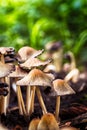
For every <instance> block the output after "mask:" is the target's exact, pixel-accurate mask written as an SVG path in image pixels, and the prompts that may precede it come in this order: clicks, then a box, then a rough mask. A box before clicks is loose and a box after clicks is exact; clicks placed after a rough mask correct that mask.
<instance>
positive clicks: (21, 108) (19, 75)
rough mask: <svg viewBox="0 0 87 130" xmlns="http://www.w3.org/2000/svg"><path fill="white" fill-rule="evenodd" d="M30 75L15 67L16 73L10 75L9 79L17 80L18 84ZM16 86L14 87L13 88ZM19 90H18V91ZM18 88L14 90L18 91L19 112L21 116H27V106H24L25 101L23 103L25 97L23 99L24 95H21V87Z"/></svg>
mask: <svg viewBox="0 0 87 130" xmlns="http://www.w3.org/2000/svg"><path fill="white" fill-rule="evenodd" d="M27 74H28V73H27V72H26V71H25V70H23V69H21V68H20V67H19V66H18V65H16V66H15V71H13V72H12V73H10V74H9V75H8V77H10V78H14V79H15V82H17V80H19V79H21V78H23V77H24V76H26V75H27ZM13 86H14V85H12V87H13ZM15 87H16V85H15ZM16 88H17V90H16ZM16 88H13V89H14V90H16V92H17V98H18V105H19V111H20V114H23V113H24V114H25V113H26V110H25V106H24V101H23V97H22V93H21V88H20V86H17V87H16Z"/></svg>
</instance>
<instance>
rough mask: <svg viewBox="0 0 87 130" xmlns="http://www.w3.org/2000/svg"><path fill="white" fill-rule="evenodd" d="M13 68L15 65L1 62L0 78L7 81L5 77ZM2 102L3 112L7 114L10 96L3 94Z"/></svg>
mask: <svg viewBox="0 0 87 130" xmlns="http://www.w3.org/2000/svg"><path fill="white" fill-rule="evenodd" d="M13 70H14V66H13V65H9V64H5V63H2V62H0V79H1V81H3V82H5V81H6V79H5V77H6V76H8V74H9V73H11V72H12V71H13ZM2 85H3V84H2ZM8 91H9V90H8ZM1 102H2V109H1V113H4V114H6V108H7V107H8V97H7V96H6V97H3V96H2V97H1Z"/></svg>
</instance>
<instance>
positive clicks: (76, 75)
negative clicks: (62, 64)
mask: <svg viewBox="0 0 87 130" xmlns="http://www.w3.org/2000/svg"><path fill="white" fill-rule="evenodd" d="M79 74H80V72H79V70H78V69H77V68H75V69H73V70H71V71H70V72H69V73H68V74H67V75H66V76H65V78H64V80H66V81H67V82H68V81H70V80H72V81H73V82H74V83H76V82H77V81H78V78H79Z"/></svg>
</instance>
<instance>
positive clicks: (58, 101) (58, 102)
mask: <svg viewBox="0 0 87 130" xmlns="http://www.w3.org/2000/svg"><path fill="white" fill-rule="evenodd" d="M59 110H60V96H57V98H56V109H55V118H56V120H57V121H58V120H59Z"/></svg>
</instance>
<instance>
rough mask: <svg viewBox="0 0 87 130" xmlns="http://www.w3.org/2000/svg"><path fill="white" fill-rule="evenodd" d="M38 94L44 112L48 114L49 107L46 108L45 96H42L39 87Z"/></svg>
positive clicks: (37, 88)
mask: <svg viewBox="0 0 87 130" xmlns="http://www.w3.org/2000/svg"><path fill="white" fill-rule="evenodd" d="M36 94H37V97H38V100H39V103H40V106H41V108H42V111H43V114H46V113H47V109H46V106H45V104H44V101H43V98H42V95H41V92H40V89H39V87H36Z"/></svg>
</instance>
